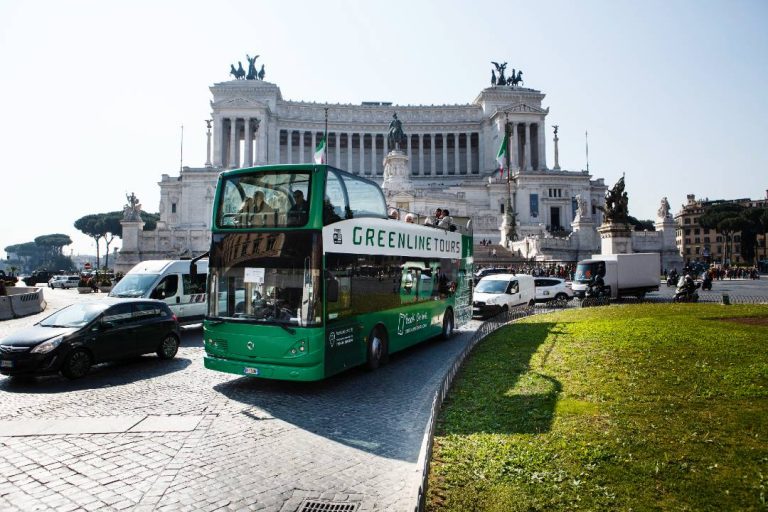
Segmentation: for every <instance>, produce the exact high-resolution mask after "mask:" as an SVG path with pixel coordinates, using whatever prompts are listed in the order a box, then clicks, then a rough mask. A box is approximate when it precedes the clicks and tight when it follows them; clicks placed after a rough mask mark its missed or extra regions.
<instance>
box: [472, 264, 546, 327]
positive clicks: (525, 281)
mask: <svg viewBox="0 0 768 512" xmlns="http://www.w3.org/2000/svg"><path fill="white" fill-rule="evenodd" d="M535 303H536V285H535V281H534V279H533V277H532V276H529V275H527V274H491V275H487V276H485V277H484V278H482V279H480V281H478V282H477V285H476V286H475V290H474V293H473V295H472V316H482V317H485V316H493V315H496V314H498V313H502V312H505V311H508V310H509V309H510V308H513V307H515V306H525V305H527V306H533V305H534V304H535Z"/></svg>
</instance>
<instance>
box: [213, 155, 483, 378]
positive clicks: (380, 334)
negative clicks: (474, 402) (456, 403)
mask: <svg viewBox="0 0 768 512" xmlns="http://www.w3.org/2000/svg"><path fill="white" fill-rule="evenodd" d="M212 225H213V234H212V242H211V250H210V253H209V263H208V265H209V267H208V272H209V282H208V294H209V296H208V312H207V315H206V319H205V322H204V339H205V350H206V356H205V366H206V367H207V368H210V369H213V370H219V371H224V372H229V373H233V374H238V375H248V376H255V377H263V378H272V379H286V380H302V381H311V380H319V379H323V378H325V377H328V376H330V375H333V374H336V373H338V372H340V371H343V370H344V369H346V368H350V367H353V366H358V365H362V364H366V365H367V366H368V367H369V368H371V369H374V368H376V367H378V366H379V365H380V364H383V363H385V362H386V360H387V358H388V356H389V354H391V353H393V352H396V351H398V350H402V349H404V348H406V347H409V346H411V345H414V344H416V343H419V342H421V341H424V340H426V339H429V338H432V337H435V336H443V337H449V336H450V335H451V334H452V332H453V330H454V328H455V327H456V326H458V325H462V324H463V323H465V322H466V321H468V320H469V319H470V317H471V287H470V286H471V283H470V281H471V277H472V268H471V266H472V252H471V251H472V243H471V236H472V233H471V231H470V230H471V225H469V223H467V224H465V225H462V226H458V227H457V228H456V229H455V230H450V229H441V228H434V227H428V226H420V225H417V224H410V223H406V222H403V221H399V220H394V219H390V218H388V216H387V205H386V201H385V199H384V194H383V193H382V191H381V189H380V188H379V186H378V185H377V184H376V183H375V182H373V181H370V180H367V179H364V178H362V177H359V176H355V175H352V174H349V173H346V172H344V171H341V170H339V169H335V168H333V167H330V166H326V165H311V164H307V165H281V166H265V167H256V168H250V169H238V170H232V171H226V172H223V173H222V174H221V175H220V177H219V182H218V186H217V192H216V199H215V204H214V209H213V224H212Z"/></svg>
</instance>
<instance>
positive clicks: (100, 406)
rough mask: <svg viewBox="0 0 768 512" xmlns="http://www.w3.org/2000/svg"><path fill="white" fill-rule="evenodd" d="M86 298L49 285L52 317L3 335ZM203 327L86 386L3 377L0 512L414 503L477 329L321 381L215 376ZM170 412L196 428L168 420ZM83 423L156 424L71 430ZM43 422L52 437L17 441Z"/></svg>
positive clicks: (408, 506)
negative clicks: (457, 364) (449, 391)
mask: <svg viewBox="0 0 768 512" xmlns="http://www.w3.org/2000/svg"><path fill="white" fill-rule="evenodd" d="M82 298H83V297H78V296H77V293H76V291H74V290H46V300H48V303H49V307H48V309H47V312H45V313H44V314H41V315H36V316H35V317H27V318H23V319H17V320H11V321H7V322H3V323H1V324H0V336H4V335H5V334H8V333H9V332H11V331H13V330H15V329H18V328H20V327H22V326H25V325H30V324H32V323H33V322H35V321H36V320H37V319H39V318H40V317H41V316H45V315H47V314H49V313H50V312H51V311H53V310H54V309H55V308H58V307H61V306H63V305H65V304H67V303H70V302H73V301H75V300H82ZM201 334H202V331H201V330H199V329H197V330H191V331H187V332H185V335H184V338H183V340H182V347H181V349H180V351H179V354H178V356H177V358H176V359H174V360H172V361H160V360H159V359H157V358H156V357H154V356H144V357H141V358H138V359H135V360H132V361H127V362H121V363H115V364H107V365H100V366H97V367H94V368H93V370H92V372H91V373H90V374H89V375H88V376H87V377H86V378H85V379H82V380H79V381H74V382H71V381H67V380H66V379H63V378H61V377H58V376H51V377H42V378H36V379H34V380H31V381H21V382H16V381H15V380H13V379H9V378H7V377H0V429H3V430H4V431H3V430H0V510H4V511H5V510H20V511H21V510H23V511H26V510H60V511H68V510H139V511H144V510H274V511H294V510H300V509H301V508H303V507H302V504H304V503H305V500H309V501H323V502H339V503H348V504H354V505H355V506H356V510H359V511H363V510H388V511H389V510H392V511H400V510H403V511H405V510H413V507H414V505H415V501H416V496H417V492H418V488H419V484H420V477H421V472H420V471H421V466H420V464H419V460H418V459H419V454H420V451H421V445H422V440H423V434H424V429H425V428H426V423H427V420H428V415H429V408H430V404H431V401H432V397H433V395H434V392H435V390H436V389H437V387H438V386H439V384H440V381H441V379H442V377H443V375H444V373H445V371H446V369H447V368H448V366H449V365H450V364H451V362H452V361H453V360H454V359H455V356H456V355H457V354H458V352H460V351H461V349H462V348H463V347H464V345H465V344H466V342H467V341H468V340H469V337H470V332H469V331H465V332H458V333H457V335H456V336H455V337H454V338H452V339H451V340H449V341H447V342H438V341H435V342H428V343H426V344H423V345H422V346H420V347H416V348H414V349H411V350H408V351H405V352H404V353H401V354H397V355H395V356H393V357H392V358H391V361H390V363H389V364H388V365H386V366H385V367H383V368H381V369H379V370H378V371H376V372H372V373H369V372H365V371H363V370H357V369H356V370H352V371H349V372H346V373H344V374H343V375H340V376H337V377H334V378H331V379H328V380H326V381H323V382H320V383H312V384H297V383H282V382H271V381H262V380H256V379H248V378H237V377H235V376H232V375H227V374H221V373H217V372H212V371H209V370H206V369H204V368H203V365H202V355H203V348H202V341H201ZM158 417H159V418H158ZM168 417H171V418H170V419H174V420H176V423H175V424H176V425H178V424H179V422H181V424H186V425H187V426H189V425H192V428H177V427H176V426H173V425H172V426H168V425H164V424H163V422H162V421H160V422H159V423H158V421H157V420H162V419H164V418H165V419H169V418H168ZM80 418H92V420H91V421H94V422H96V421H97V420H98V421H107V422H110V421H111V422H112V423H113V424H118V425H123V424H124V425H128V426H130V425H134V424H136V422H138V421H140V420H141V419H144V418H146V419H145V420H144V422H141V423H139V425H140V426H141V425H153V424H156V425H159V426H158V427H157V428H156V429H152V428H150V427H147V429H148V430H149V431H135V430H130V429H129V428H127V427H126V428H122V427H118V428H116V429H113V430H110V429H109V428H107V429H106V430H105V431H103V433H99V434H85V433H72V432H77V431H78V429H79V428H81V422H82V420H79V419H80ZM40 420H48V421H47V424H49V430H50V429H51V428H52V430H50V431H51V432H52V433H50V434H45V435H40V434H38V435H18V434H17V435H11V434H12V432H15V431H18V430H19V428H21V431H24V428H22V427H26V428H29V425H30V424H33V423H34V422H36V423H34V425H39V424H42V423H46V422H41V421H40ZM54 420H63V421H58V422H57V421H54ZM126 422H127V423H126ZM50 425H53V427H51V426H50ZM62 426H64V427H66V428H64V430H61V431H62V432H68V433H56V432H57V430H56V429H57V428H61V427H62ZM15 427H18V428H16V429H15V430H14V428H15ZM86 430H87V429H86Z"/></svg>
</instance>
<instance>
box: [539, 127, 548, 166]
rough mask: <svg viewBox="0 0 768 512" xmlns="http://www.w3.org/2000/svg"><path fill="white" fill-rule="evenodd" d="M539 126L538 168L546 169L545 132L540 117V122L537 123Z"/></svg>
mask: <svg viewBox="0 0 768 512" xmlns="http://www.w3.org/2000/svg"><path fill="white" fill-rule="evenodd" d="M538 126H539V136H538V139H539V149H538V152H539V170H541V171H546V170H547V151H546V147H545V142H546V140H545V139H546V134H545V133H544V120H543V119H542V120H541V122H540V123H539V124H538Z"/></svg>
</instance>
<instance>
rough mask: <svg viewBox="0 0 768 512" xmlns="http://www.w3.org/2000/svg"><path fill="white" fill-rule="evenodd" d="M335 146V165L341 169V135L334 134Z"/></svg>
mask: <svg viewBox="0 0 768 512" xmlns="http://www.w3.org/2000/svg"><path fill="white" fill-rule="evenodd" d="M333 144H334V146H335V148H334V152H333V154H334V155H335V158H334V160H333V165H335V166H336V167H341V133H339V132H333Z"/></svg>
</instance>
